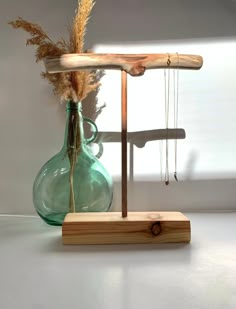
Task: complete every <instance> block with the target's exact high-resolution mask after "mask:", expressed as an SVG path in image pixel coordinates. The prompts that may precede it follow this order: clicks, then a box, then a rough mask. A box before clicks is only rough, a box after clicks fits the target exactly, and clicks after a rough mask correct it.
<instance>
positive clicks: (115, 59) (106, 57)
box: [44, 53, 203, 76]
mask: <svg viewBox="0 0 236 309" xmlns="http://www.w3.org/2000/svg"><path fill="white" fill-rule="evenodd" d="M44 64H45V67H46V70H47V71H48V72H49V73H59V72H68V71H78V70H81V69H82V70H86V69H88V70H91V69H113V70H114V69H119V70H124V71H126V72H127V73H129V74H130V75H132V76H140V75H143V74H144V72H145V70H147V69H158V68H159V69H162V68H177V67H178V68H179V69H191V70H198V69H200V68H201V66H202V64H203V59H202V57H201V56H198V55H181V54H92V53H85V54H65V55H61V56H59V57H46V58H45V59H44Z"/></svg>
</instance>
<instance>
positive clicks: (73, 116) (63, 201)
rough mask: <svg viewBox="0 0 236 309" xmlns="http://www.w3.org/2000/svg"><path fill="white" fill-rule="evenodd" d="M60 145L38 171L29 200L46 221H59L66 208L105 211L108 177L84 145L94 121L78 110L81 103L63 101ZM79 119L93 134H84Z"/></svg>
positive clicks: (108, 203) (108, 198) (109, 189)
mask: <svg viewBox="0 0 236 309" xmlns="http://www.w3.org/2000/svg"><path fill="white" fill-rule="evenodd" d="M66 111H67V120H66V129H65V138H64V145H63V147H62V149H61V151H60V152H59V153H57V154H56V155H55V156H53V157H52V158H51V159H50V160H49V161H48V162H47V163H46V164H45V165H44V166H43V167H42V168H41V169H40V171H39V173H38V175H37V177H36V179H35V181H34V185H33V202H34V206H35V209H36V211H37V213H38V214H39V216H40V217H41V218H42V219H43V220H44V221H45V222H46V223H48V224H51V225H61V224H62V223H63V220H64V218H65V215H66V214H67V213H68V212H105V211H108V210H109V208H110V206H111V203H112V196H113V190H112V179H111V176H110V175H109V174H108V172H107V171H106V169H105V168H104V167H103V165H102V164H101V162H100V161H99V160H98V159H97V158H96V156H94V155H93V154H92V152H91V151H90V149H89V146H87V145H88V144H89V143H91V142H92V141H93V140H94V139H95V138H96V133H97V128H96V125H95V123H94V122H93V121H92V120H90V119H88V118H84V117H83V116H82V114H81V104H80V103H74V102H71V101H70V102H67V105H66ZM83 121H86V122H87V123H89V124H90V125H91V126H92V127H93V129H94V134H93V136H92V137H91V138H89V139H85V138H84V130H83Z"/></svg>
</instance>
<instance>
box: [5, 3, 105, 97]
mask: <svg viewBox="0 0 236 309" xmlns="http://www.w3.org/2000/svg"><path fill="white" fill-rule="evenodd" d="M94 4H95V2H94V1H93V0H80V1H79V0H78V9H77V11H76V14H75V17H74V19H73V24H72V26H71V28H70V37H69V40H68V41H66V40H64V39H60V40H58V41H57V42H53V40H51V39H50V37H49V36H48V35H47V33H46V32H45V31H44V30H43V29H42V28H41V26H39V25H38V24H35V23H31V22H28V21H26V20H25V19H23V18H21V17H18V19H16V20H15V21H11V22H9V24H10V25H11V26H12V27H13V28H15V29H19V28H20V29H23V30H25V31H26V32H28V33H29V34H30V35H31V37H30V38H29V39H27V40H26V45H33V46H36V47H37V48H36V52H35V59H36V62H38V61H40V60H42V59H43V58H45V57H47V56H50V57H53V56H60V55H62V54H66V53H84V52H86V51H85V50H84V41H85V34H86V30H87V24H88V20H89V17H90V14H91V11H92V8H93V6H94ZM41 76H42V77H43V78H44V79H47V80H48V82H49V83H50V84H52V86H53V91H54V93H55V94H56V95H58V96H59V97H60V98H61V99H62V100H63V101H67V100H72V101H74V102H78V101H82V100H83V99H85V97H86V96H87V95H88V94H89V93H90V92H91V91H94V90H96V89H97V88H98V87H99V83H98V82H97V78H96V73H95V72H94V71H77V72H67V73H64V72H63V73H54V74H49V73H47V72H42V73H41Z"/></svg>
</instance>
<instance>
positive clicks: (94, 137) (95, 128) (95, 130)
mask: <svg viewBox="0 0 236 309" xmlns="http://www.w3.org/2000/svg"><path fill="white" fill-rule="evenodd" d="M83 120H84V121H85V122H87V123H88V124H90V125H91V127H92V128H93V135H92V136H91V137H89V138H86V139H85V142H86V145H88V144H90V143H92V142H93V141H94V140H95V139H96V137H97V134H98V128H97V125H96V123H95V122H93V120H91V119H90V118H87V117H83Z"/></svg>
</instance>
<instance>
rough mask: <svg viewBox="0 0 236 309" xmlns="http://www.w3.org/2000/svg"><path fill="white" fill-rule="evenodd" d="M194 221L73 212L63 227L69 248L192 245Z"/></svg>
mask: <svg viewBox="0 0 236 309" xmlns="http://www.w3.org/2000/svg"><path fill="white" fill-rule="evenodd" d="M190 239H191V227H190V220H189V219H188V218H187V217H186V216H184V215H183V214H182V213H180V212H129V213H128V216H127V217H126V218H122V216H121V213H120V212H107V213H70V214H68V215H67V216H66V217H65V220H64V223H63V226H62V240H63V244H65V245H79V244H138V243H140V244H157V243H179V242H190Z"/></svg>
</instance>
